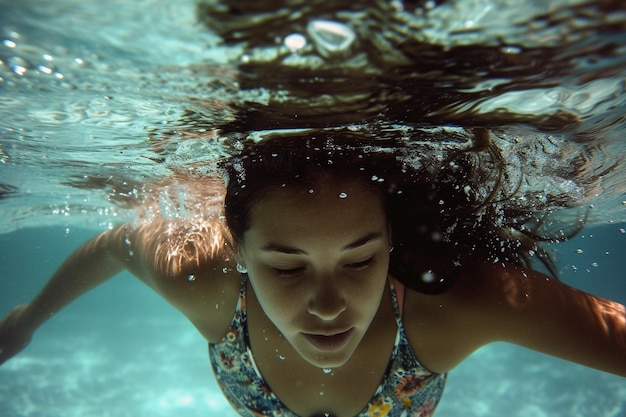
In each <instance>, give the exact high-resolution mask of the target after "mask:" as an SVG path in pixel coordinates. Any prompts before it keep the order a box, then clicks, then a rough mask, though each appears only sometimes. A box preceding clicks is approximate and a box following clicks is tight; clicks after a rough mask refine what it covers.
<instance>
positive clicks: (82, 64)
mask: <svg viewBox="0 0 626 417" xmlns="http://www.w3.org/2000/svg"><path fill="white" fill-rule="evenodd" d="M13 3H14V2H10V1H2V2H0V4H1V6H0V7H1V13H0V30H1V31H2V32H1V33H0V38H1V44H0V60H1V64H0V161H1V164H0V197H1V198H2V201H1V202H0V213H1V215H2V221H1V222H0V231H2V232H8V231H11V230H14V229H16V228H19V227H23V226H36V225H41V224H55V225H58V224H65V225H67V226H68V227H71V226H76V225H85V224H88V225H100V226H98V227H106V226H107V225H108V224H110V223H112V222H119V221H120V219H119V218H120V217H121V218H129V217H132V215H133V213H131V212H129V211H128V210H126V209H124V207H128V206H129V205H130V204H129V200H133V199H135V198H137V197H141V196H142V195H145V193H147V192H150V190H151V188H150V184H156V183H159V182H162V181H164V180H166V179H167V178H170V177H172V176H173V175H176V174H180V173H181V172H183V173H189V172H190V171H192V170H193V172H194V173H198V172H200V173H203V172H211V169H212V166H213V164H214V162H215V161H217V160H219V159H220V158H223V157H224V156H227V155H228V154H229V152H231V151H232V149H233V145H236V143H237V141H238V140H241V139H242V138H245V137H249V136H251V135H252V136H254V135H256V136H257V137H263V135H264V134H266V133H267V132H268V131H273V130H277V129H304V128H329V127H332V126H339V125H351V126H356V127H355V129H367V128H369V127H370V126H372V125H376V126H379V127H380V126H381V125H382V126H384V127H385V129H387V130H394V129H396V130H397V132H400V133H398V134H399V135H400V134H401V135H403V136H402V137H404V138H405V140H406V141H407V143H410V142H411V140H412V136H411V134H410V133H408V134H405V133H402V132H406V129H409V132H410V129H414V128H415V127H423V126H427V127H432V126H439V125H453V126H461V127H473V126H486V127H489V128H498V129H502V128H505V129H507V128H508V127H510V126H515V127H516V129H517V130H516V133H515V134H516V136H517V137H518V141H522V143H524V142H526V143H528V144H529V146H538V144H539V145H540V146H541V147H542V148H544V149H545V148H546V146H549V147H553V146H555V145H554V141H552V142H551V141H550V140H548V139H546V138H548V137H557V138H558V141H559V143H562V144H563V145H566V146H567V147H562V146H561V145H556V146H557V147H559V149H557V151H560V154H559V152H556V153H555V152H552V153H551V154H546V155H536V158H535V159H536V160H535V161H534V162H533V163H534V166H535V168H537V165H542V164H544V163H546V161H547V160H549V158H554V157H555V155H559V156H558V157H560V158H564V159H567V157H568V155H573V154H579V155H580V154H584V155H586V158H587V163H586V169H585V171H586V172H582V173H580V175H581V177H580V182H581V183H583V185H584V187H587V188H586V190H585V195H584V198H583V199H582V201H583V203H584V204H593V205H594V207H596V216H595V218H596V219H600V220H601V221H606V220H613V221H621V220H623V219H624V218H626V216H624V210H623V204H622V200H623V196H624V189H625V187H624V184H625V181H624V170H623V168H622V167H621V163H622V159H623V156H624V148H625V146H626V145H625V144H624V142H623V140H622V137H621V136H622V131H623V123H624V121H623V114H624V109H625V104H624V98H623V97H624V95H623V90H624V75H625V72H626V70H625V68H626V66H625V62H624V61H625V60H626V58H625V57H626V54H625V53H624V52H626V51H625V50H626V44H625V42H624V41H625V39H626V30H625V26H626V11H625V10H624V8H623V7H622V5H621V2H619V1H599V2H592V3H586V2H582V1H559V2H549V5H548V2H543V1H533V2H527V3H525V4H524V6H521V5H520V4H519V3H518V2H515V1H506V0H490V1H486V0H484V1H483V0H468V1H457V2H454V1H447V2H446V1H442V2H434V1H427V2H419V1H417V2H409V1H407V2H404V3H403V2H401V1H391V2H379V3H376V2H362V1H361V2H359V1H357V2H354V1H353V2H332V3H331V2H323V1H308V2H305V1H296V0H293V1H290V2H288V3H289V4H290V8H289V9H286V8H281V7H278V5H279V4H282V2H254V1H234V0H233V1H230V2H229V1H222V2H219V4H217V3H216V2H212V1H203V2H199V3H198V4H197V5H195V4H194V3H192V2H191V1H185V2H166V1H161V0H141V1H136V2H132V3H129V2H124V1H121V0H118V1H112V2H106V3H105V2H103V3H96V2H88V3H86V2H79V1H72V0H62V1H56V2H43V1H35V2H22V3H16V4H13ZM331 4H332V6H331ZM366 6H367V7H366ZM312 22H313V23H315V24H318V26H315V25H312ZM320 23H322V24H324V23H330V24H334V25H336V26H335V27H334V28H333V27H331V28H330V29H328V28H324V27H323V26H319V24H320ZM337 28H339V29H337ZM337 30H339V32H337ZM341 30H347V31H348V34H347V35H346V33H341ZM333 31H335V32H337V33H335V32H333ZM329 33H330V35H329ZM333 36H334V37H333ZM342 42H343V44H342ZM333 48H334V49H333ZM555 135H557V136H555ZM505 148H506V147H505ZM504 150H505V151H506V149H504ZM514 156H515V155H511V158H513V157H514ZM539 168H540V167H539ZM524 169H526V170H528V172H527V175H528V174H529V172H530V170H531V167H530V165H529V166H528V167H526V168H524ZM535 173H536V174H537V181H540V182H541V181H548V182H549V181H552V182H554V178H543V177H542V175H543V174H541V169H538V170H537V169H536V170H535ZM543 176H544V177H545V175H543ZM591 178H593V181H592V180H591ZM529 181H530V179H529ZM557 181H560V180H558V179H557ZM587 183H589V184H591V183H593V184H592V185H589V184H587ZM577 186H578V184H577V181H576V179H574V180H571V179H563V180H562V181H561V185H560V187H561V189H562V190H567V189H568V187H569V188H571V190H572V192H573V193H574V192H576V190H577V188H576V187H577Z"/></svg>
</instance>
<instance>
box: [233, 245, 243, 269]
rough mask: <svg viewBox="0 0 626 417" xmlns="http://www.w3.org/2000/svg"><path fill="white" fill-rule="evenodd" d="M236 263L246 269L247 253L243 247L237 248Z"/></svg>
mask: <svg viewBox="0 0 626 417" xmlns="http://www.w3.org/2000/svg"><path fill="white" fill-rule="evenodd" d="M234 249H235V262H237V265H241V266H242V267H244V268H245V267H246V260H245V259H246V256H245V252H244V250H243V248H242V247H241V245H237V246H236V247H235V248H234Z"/></svg>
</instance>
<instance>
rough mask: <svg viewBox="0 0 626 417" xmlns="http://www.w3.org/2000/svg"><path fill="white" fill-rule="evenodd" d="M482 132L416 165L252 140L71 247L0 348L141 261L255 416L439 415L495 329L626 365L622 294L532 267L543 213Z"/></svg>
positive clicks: (346, 149)
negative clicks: (193, 194)
mask: <svg viewBox="0 0 626 417" xmlns="http://www.w3.org/2000/svg"><path fill="white" fill-rule="evenodd" d="M472 140H473V142H472V143H473V146H468V147H465V150H463V151H459V152H448V154H442V155H443V157H441V156H442V155H438V156H437V157H434V158H431V159H430V160H429V161H428V160H427V158H425V157H423V158H421V159H420V161H419V163H417V162H416V161H415V158H413V160H412V162H408V161H411V157H412V156H413V157H415V154H412V153H411V150H406V152H405V150H402V148H401V147H399V146H398V143H396V142H395V141H393V140H383V139H379V140H374V139H373V138H369V139H363V138H362V137H357V136H356V135H355V134H352V133H351V132H350V131H348V130H345V131H335V132H325V133H324V132H315V133H313V134H310V135H300V136H296V135H293V136H286V137H279V138H276V139H272V140H267V141H264V142H261V143H247V144H246V146H245V147H244V150H243V151H242V152H241V154H240V155H239V156H237V157H234V158H232V159H231V160H229V161H227V162H226V163H224V165H223V170H224V173H225V178H226V190H225V192H224V189H223V185H222V184H220V183H218V182H215V181H207V189H209V190H211V191H210V192H208V193H207V194H206V195H207V197H206V199H205V200H204V201H202V202H201V204H200V206H197V207H201V209H198V208H197V211H196V212H195V213H192V214H190V215H188V216H187V217H186V218H177V219H172V220H165V219H161V220H152V221H150V222H144V223H143V224H140V225H137V226H134V227H133V226H130V225H121V226H118V227H117V228H115V229H113V230H110V231H107V232H104V233H102V234H101V235H99V236H98V237H96V238H95V239H93V240H91V241H90V242H88V243H87V244H85V245H84V246H83V247H81V248H80V249H79V250H78V251H77V252H75V253H74V254H73V255H72V256H70V258H69V259H67V260H66V261H65V263H64V264H63V265H62V266H61V267H60V268H59V270H58V271H57V272H56V274H55V275H54V276H53V277H52V279H51V280H50V281H49V283H48V284H47V285H46V287H45V288H44V289H43V290H42V291H41V293H40V294H39V295H38V296H37V297H36V298H35V299H34V300H33V301H32V302H31V303H29V304H27V305H22V306H18V307H16V308H15V309H14V310H13V311H12V312H11V313H10V314H9V315H8V316H7V317H6V318H5V319H4V321H3V322H2V325H1V327H0V348H1V349H2V351H1V352H0V360H2V361H6V360H7V359H9V358H10V357H12V356H13V355H15V354H17V353H18V352H19V351H20V350H21V349H22V348H23V347H24V346H26V344H27V343H28V342H29V341H30V339H31V336H32V334H33V332H34V331H35V330H36V329H37V327H39V326H40V325H41V324H42V323H43V322H44V321H45V320H46V319H48V318H49V317H50V316H52V315H54V314H55V313H56V312H57V311H59V310H60V309H61V308H62V307H63V306H65V305H67V304H68V303H70V302H71V301H72V300H74V299H75V298H76V297H79V296H80V295H81V294H83V293H84V292H86V291H87V290H89V289H91V288H93V287H95V286H97V285H98V284H100V283H101V282H103V281H105V280H107V279H109V278H111V277H112V276H114V275H116V274H117V273H118V272H120V271H122V270H123V269H127V270H129V271H130V272H132V273H133V274H134V275H135V276H137V277H138V278H139V279H140V280H142V281H143V282H145V283H146V284H147V285H149V286H150V287H151V288H153V289H154V290H155V291H156V292H158V293H159V294H160V295H162V296H163V297H164V298H165V299H166V300H167V301H168V302H170V303H171V304H172V305H173V306H175V307H176V308H178V309H179V310H180V311H181V312H182V313H183V314H185V315H186V316H187V317H188V318H189V320H190V321H191V322H192V323H193V324H194V325H195V326H196V327H197V329H198V330H199V331H200V333H202V335H203V336H204V337H205V338H206V339H207V340H208V342H209V351H210V358H211V362H212V365H213V369H214V371H215V375H216V378H217V380H218V382H219V384H220V386H221V388H222V389H223V391H224V394H225V395H226V397H227V398H228V400H229V401H230V402H231V404H232V405H233V407H235V408H236V410H237V411H238V412H239V413H240V414H241V415H243V416H260V415H272V416H277V415H282V416H296V415H298V416H341V417H344V416H405V415H411V416H431V415H432V414H433V413H434V410H435V408H436V406H437V403H438V402H439V400H440V398H441V394H442V391H443V389H444V385H445V380H446V373H447V372H448V371H450V370H452V369H453V368H454V367H455V366H456V365H457V364H458V363H459V362H461V361H462V360H463V359H464V358H466V357H467V356H468V355H470V354H471V353H472V352H473V351H475V350H476V349H477V348H479V347H481V346H483V345H485V344H487V343H491V342H494V341H508V342H512V343H516V344H519V345H522V346H526V347H528V348H531V349H535V350H537V351H540V352H544V353H547V354H550V355H554V356H557V357H560V358H564V359H567V360H570V361H574V362H577V363H580V364H583V365H586V366H590V367H594V368H597V369H600V370H604V371H607V372H612V373H615V374H618V375H623V376H626V310H625V308H624V306H622V305H620V304H617V303H614V302H611V301H609V300H605V299H600V298H597V297H594V296H592V295H589V294H586V293H583V292H580V291H577V290H576V289H574V288H571V287H568V286H566V285H564V284H562V283H560V282H559V281H558V280H556V279H555V278H551V277H548V276H546V275H543V274H541V273H539V272H535V271H534V270H532V269H530V268H528V259H529V251H534V253H536V254H537V255H538V256H539V255H541V257H540V259H541V260H543V261H544V262H545V263H546V265H547V266H550V263H549V259H547V257H545V255H542V252H541V251H540V248H539V247H538V246H537V244H536V239H534V238H533V236H534V237H537V236H536V235H537V233H538V231H539V229H538V225H539V223H540V222H537V221H535V220H533V219H534V217H533V216H532V215H533V213H532V212H531V211H528V210H526V211H525V210H522V209H521V208H520V206H519V205H516V204H515V203H514V202H511V201H512V199H513V195H512V194H511V193H510V189H509V188H507V186H506V185H505V182H506V178H508V179H511V178H513V177H512V176H511V175H510V173H505V172H504V171H503V167H502V164H503V162H502V158H501V156H500V155H499V153H498V151H497V149H496V148H495V147H494V146H492V144H490V141H489V134H488V133H487V132H486V131H483V130H476V131H474V137H473V139H472ZM422 156H424V155H422ZM433 161H437V163H435V162H433ZM505 177H506V178H505ZM485 184H491V186H487V187H486V188H485ZM481 187H482V188H481ZM519 188H520V187H519V185H518V186H517V187H514V189H515V190H517V189H519ZM481 190H482V191H481ZM485 190H487V191H485ZM507 201H508V202H509V204H508V205H507V204H505V202H507ZM526 201H527V200H526ZM223 207H225V211H222V209H223ZM224 215H225V216H224ZM509 215H510V216H509ZM224 217H225V220H226V224H224V220H223V219H224ZM321 393H323V395H321Z"/></svg>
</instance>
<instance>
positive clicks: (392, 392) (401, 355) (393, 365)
mask: <svg viewBox="0 0 626 417" xmlns="http://www.w3.org/2000/svg"><path fill="white" fill-rule="evenodd" d="M246 281H247V279H246V278H242V284H241V290H240V292H239V301H238V302H237V308H236V309H235V316H234V317H233V320H232V322H231V325H230V327H229V328H228V331H227V333H226V336H224V338H223V339H222V340H221V341H220V342H218V343H209V356H210V359H211V364H212V366H213V371H214V373H215V377H216V379H217V382H218V384H219V386H220V388H221V389H222V391H223V392H224V395H225V396H226V398H227V399H228V401H229V402H230V404H231V405H232V406H233V408H234V409H235V410H237V412H238V413H239V414H240V415H241V416H244V417H259V416H274V417H298V415H297V414H295V413H294V412H292V411H291V410H290V409H288V408H287V407H286V406H285V405H284V404H283V403H282V401H281V400H280V399H279V398H278V397H277V396H276V395H275V394H274V393H273V392H272V390H271V388H270V387H269V386H268V384H267V383H266V382H265V380H264V379H263V376H261V374H260V372H259V370H258V369H257V367H256V365H255V363H254V358H253V355H252V352H251V350H250V346H249V340H248V332H247V327H246ZM389 282H390V285H391V289H392V291H391V297H392V300H393V308H394V312H395V317H396V323H397V326H398V331H397V334H396V341H395V344H394V349H393V353H392V355H391V359H390V361H389V365H388V366H387V371H386V372H385V376H384V377H383V380H382V383H381V384H380V386H379V387H378V389H377V390H376V392H375V393H374V396H373V397H372V399H371V400H370V402H369V403H368V404H367V406H365V408H364V409H363V410H361V412H360V413H358V414H357V416H356V417H405V416H406V417H429V416H432V415H433V413H434V412H435V408H436V406H437V404H438V403H439V400H440V399H441V395H442V393H443V388H444V385H445V382H446V374H437V373H434V372H431V371H429V370H427V369H426V368H424V367H423V366H422V365H421V364H420V363H419V361H418V360H417V358H416V357H415V354H414V353H413V350H412V349H411V346H410V345H409V342H408V339H407V337H406V333H405V330H404V326H403V324H402V316H401V311H402V304H403V295H404V294H403V288H402V290H401V291H399V292H398V294H396V289H395V287H394V282H392V281H391V280H390V281H389ZM395 285H396V286H398V288H400V287H401V285H402V284H400V283H398V282H397V281H395ZM398 298H400V306H399V305H398Z"/></svg>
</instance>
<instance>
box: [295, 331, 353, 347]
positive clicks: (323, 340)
mask: <svg viewBox="0 0 626 417" xmlns="http://www.w3.org/2000/svg"><path fill="white" fill-rule="evenodd" d="M352 330H354V328H350V329H348V330H346V331H343V332H339V333H333V334H313V333H304V337H306V339H307V340H308V341H309V342H310V343H311V344H312V345H313V346H315V347H316V348H318V349H319V350H325V351H330V350H337V349H341V348H342V347H343V346H344V345H345V344H346V343H347V342H348V339H349V338H350V335H351V334H352Z"/></svg>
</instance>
